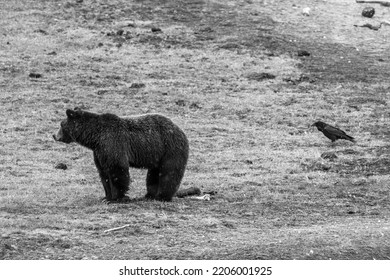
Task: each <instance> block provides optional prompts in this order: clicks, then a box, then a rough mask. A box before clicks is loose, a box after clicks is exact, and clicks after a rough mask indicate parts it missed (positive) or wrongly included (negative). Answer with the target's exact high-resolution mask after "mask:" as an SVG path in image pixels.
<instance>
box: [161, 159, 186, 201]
mask: <svg viewBox="0 0 390 280" xmlns="http://www.w3.org/2000/svg"><path fill="white" fill-rule="evenodd" d="M184 171H185V165H184V166H176V167H172V166H171V167H170V168H163V169H161V170H160V175H159V186H158V192H157V195H156V197H155V198H156V199H157V200H161V201H171V200H172V197H173V196H174V195H175V194H176V192H177V190H178V189H179V187H180V183H181V180H182V179H183V176H184Z"/></svg>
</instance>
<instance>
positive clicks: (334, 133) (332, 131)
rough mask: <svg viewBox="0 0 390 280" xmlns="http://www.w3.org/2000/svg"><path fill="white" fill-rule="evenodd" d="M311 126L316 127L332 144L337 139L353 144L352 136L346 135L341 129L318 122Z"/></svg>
mask: <svg viewBox="0 0 390 280" xmlns="http://www.w3.org/2000/svg"><path fill="white" fill-rule="evenodd" d="M311 126H315V127H317V129H318V130H319V131H321V132H322V133H323V134H324V135H325V136H326V137H328V138H329V139H330V140H332V142H334V141H336V140H338V139H345V140H348V141H351V142H355V139H354V138H353V137H352V136H349V135H347V134H346V133H345V132H344V131H342V130H341V129H339V128H337V127H334V126H331V125H329V124H326V123H324V122H321V121H318V122H315V123H313V124H312V125H311Z"/></svg>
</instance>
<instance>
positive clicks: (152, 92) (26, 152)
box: [0, 0, 390, 259]
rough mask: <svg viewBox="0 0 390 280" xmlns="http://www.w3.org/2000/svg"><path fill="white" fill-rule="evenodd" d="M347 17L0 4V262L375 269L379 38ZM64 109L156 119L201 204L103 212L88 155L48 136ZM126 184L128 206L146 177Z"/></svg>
mask: <svg viewBox="0 0 390 280" xmlns="http://www.w3.org/2000/svg"><path fill="white" fill-rule="evenodd" d="M307 6H311V7H312V9H311V12H310V16H303V15H302V13H301V11H302V8H304V7H307ZM361 9H362V7H361V6H359V5H358V4H355V3H353V4H351V3H347V2H346V1H345V2H344V1H339V2H337V1H333V2H332V3H329V2H327V1H308V0H305V1H295V0H288V1H283V3H281V2H280V1H262V0H237V1H236V0H234V1H233V0H228V1H222V0H221V1H220V0H210V1H208V0H204V1H203V0H188V1H181V0H166V1H151V0H137V1H124V0H111V1H105V0H96V1H89V0H84V1H73V0H67V1H60V0H57V1H53V0H50V1H46V0H39V1H31V0H15V1H3V3H2V9H1V12H0V14H1V17H0V24H1V26H2V32H1V35H0V36H1V40H0V48H1V52H0V77H1V79H0V85H1V103H0V109H1V110H0V114H1V137H0V146H1V149H0V155H1V157H0V169H1V170H0V176H1V181H2V184H1V185H0V234H1V241H0V259H330V258H331V259H374V258H375V259H389V258H390V241H389V240H390V217H389V213H390V207H389V199H390V197H389V176H390V165H389V161H390V160H389V156H390V148H389V136H390V133H389V131H390V130H389V116H390V109H389V104H388V100H389V97H390V91H389V84H390V82H389V79H388V73H390V71H389V70H390V69H389V68H390V54H389V52H388V49H389V47H390V46H389V42H388V40H387V39H388V37H389V35H390V34H389V33H390V29H389V28H388V27H386V26H384V27H383V28H381V29H380V30H379V31H373V30H369V29H367V28H356V27H354V26H353V24H354V23H355V22H358V21H362V20H363V19H362V17H361ZM384 14H385V8H384V7H382V8H378V9H377V10H376V14H375V17H381V16H383V15H384ZM375 17H374V18H373V19H367V18H364V20H369V21H374V20H375ZM152 29H153V30H152ZM299 51H300V52H301V51H306V52H307V53H308V54H310V55H305V56H298V52H299ZM76 106H78V107H80V108H82V109H86V110H90V111H93V112H97V113H103V112H112V113H115V114H118V115H122V116H125V115H133V114H142V113H147V112H159V113H163V114H165V115H167V116H169V117H170V118H172V119H173V120H174V122H175V123H177V124H178V125H179V126H180V127H182V128H183V130H185V131H186V133H187V135H188V138H189V141H190V148H191V151H190V159H189V163H188V169H187V172H186V175H185V177H184V179H183V183H182V187H183V188H188V187H199V188H200V189H201V190H202V191H207V192H214V193H215V194H213V195H212V196H211V197H212V199H211V200H210V201H202V200H199V201H198V200H192V199H190V198H175V199H174V201H173V202H170V203H162V202H156V201H133V202H131V203H129V204H113V205H105V204H102V203H101V202H100V200H101V198H102V197H103V195H104V191H103V189H102V186H101V183H100V181H99V177H98V174H97V172H96V169H95V166H94V164H93V158H92V154H91V152H90V151H88V150H86V149H84V148H82V147H80V146H77V145H72V146H67V145H61V144H59V143H55V142H54V141H53V140H52V137H51V135H52V134H53V133H55V131H56V130H57V129H58V125H59V122H60V120H61V119H63V118H64V116H65V109H67V108H73V107H76ZM316 120H323V121H326V122H329V123H332V124H335V125H340V127H342V128H343V129H344V130H345V131H346V132H347V131H348V134H351V135H352V136H353V137H355V139H356V141H357V143H356V144H354V143H350V142H347V141H343V140H341V141H338V142H337V143H336V144H334V145H330V143H329V140H328V139H326V138H325V137H323V136H322V135H320V134H319V132H318V131H316V129H314V128H310V127H309V126H310V125H311V124H312V123H313V122H314V121H316ZM324 153H331V154H333V155H335V156H336V157H329V156H323V157H321V155H323V154H324ZM58 166H62V167H64V166H65V167H67V168H58ZM56 167H57V168H56ZM130 174H131V175H132V179H133V182H132V184H131V186H130V189H131V191H130V193H129V196H130V197H131V198H139V197H142V196H143V195H144V194H145V191H146V190H145V182H144V180H145V174H146V171H142V170H135V169H134V170H131V171H130ZM125 224H130V225H131V226H129V227H126V228H123V229H121V230H118V231H112V232H107V233H104V231H105V230H107V229H110V228H115V227H119V226H123V225H125Z"/></svg>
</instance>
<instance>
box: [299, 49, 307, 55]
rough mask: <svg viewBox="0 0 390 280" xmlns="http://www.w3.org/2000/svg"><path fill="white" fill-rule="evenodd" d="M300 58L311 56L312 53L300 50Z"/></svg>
mask: <svg viewBox="0 0 390 280" xmlns="http://www.w3.org/2000/svg"><path fill="white" fill-rule="evenodd" d="M298 56H310V53H309V52H308V51H305V50H299V51H298Z"/></svg>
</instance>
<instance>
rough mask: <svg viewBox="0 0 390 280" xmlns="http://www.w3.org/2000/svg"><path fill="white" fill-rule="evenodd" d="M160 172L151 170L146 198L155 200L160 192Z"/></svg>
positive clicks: (147, 180) (147, 179)
mask: <svg viewBox="0 0 390 280" xmlns="http://www.w3.org/2000/svg"><path fill="white" fill-rule="evenodd" d="M159 174H160V170H159V169H158V168H151V169H149V170H148V174H147V175H146V190H147V193H146V195H145V198H147V199H155V198H156V195H157V191H158V182H159V176H160V175H159Z"/></svg>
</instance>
